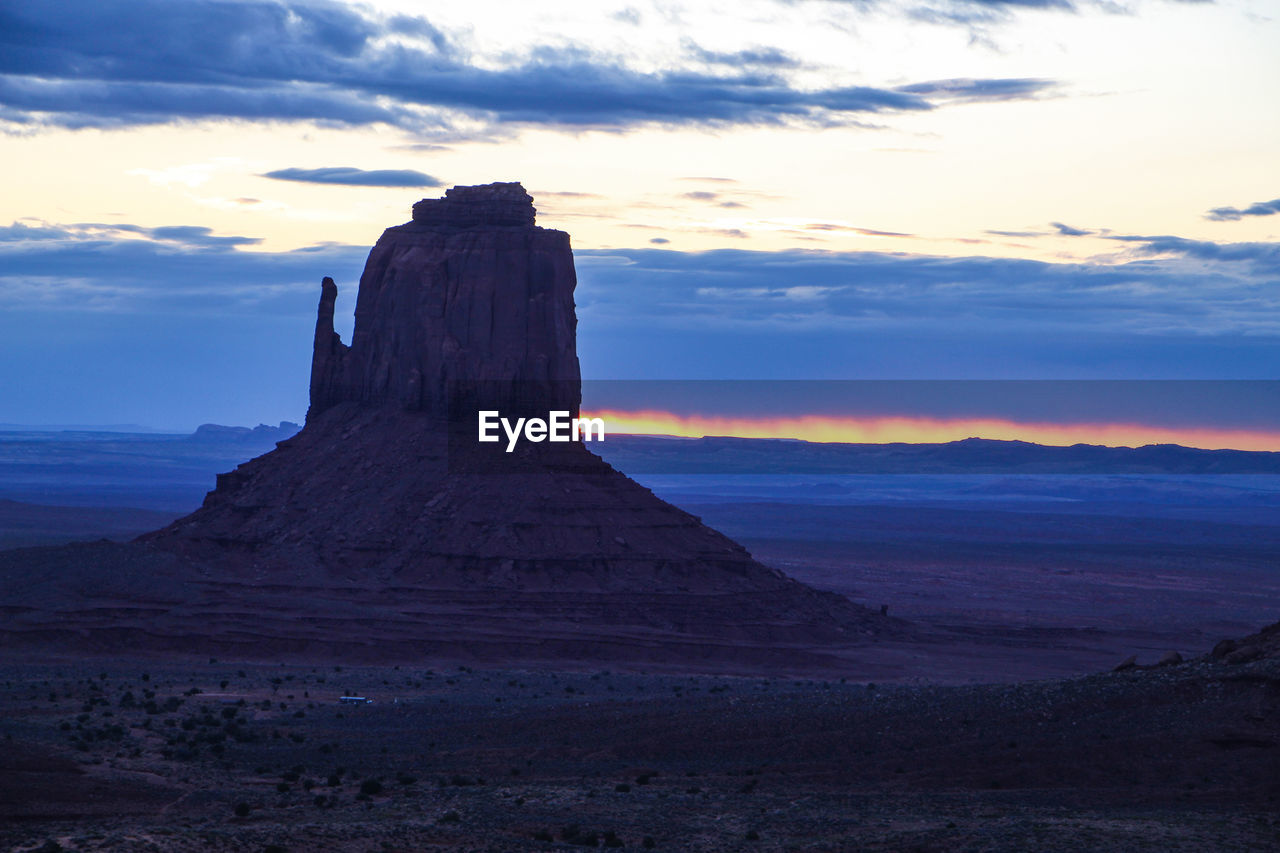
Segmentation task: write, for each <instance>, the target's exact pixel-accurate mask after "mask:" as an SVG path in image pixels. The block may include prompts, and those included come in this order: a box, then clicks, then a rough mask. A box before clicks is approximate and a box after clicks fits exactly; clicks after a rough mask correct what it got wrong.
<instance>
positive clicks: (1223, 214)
mask: <svg viewBox="0 0 1280 853" xmlns="http://www.w3.org/2000/svg"><path fill="white" fill-rule="evenodd" d="M1277 213H1280V198H1273V199H1272V200H1271V201H1259V202H1254V203H1253V204H1251V205H1249V206H1248V207H1246V208H1239V207H1215V208H1213V209H1212V210H1210V211H1209V212H1208V213H1206V214H1205V215H1204V218H1205V219H1210V220H1213V221H1214V222H1235V221H1237V220H1240V219H1243V218H1244V217H1246V216H1274V215H1275V214H1277Z"/></svg>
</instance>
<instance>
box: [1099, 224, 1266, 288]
mask: <svg viewBox="0 0 1280 853" xmlns="http://www.w3.org/2000/svg"><path fill="white" fill-rule="evenodd" d="M1107 239H1109V240H1116V241H1119V242H1122V243H1132V244H1136V245H1137V247H1138V251H1139V252H1141V253H1143V254H1148V255H1181V256H1182V257H1185V258H1191V259H1194V260H1199V261H1211V262H1215V263H1227V264H1248V265H1249V266H1250V267H1252V268H1253V269H1254V270H1256V271H1258V272H1259V273H1262V274H1265V275H1271V276H1277V275H1280V243H1214V242H1212V241H1209V240H1188V239H1187V238H1185V237H1174V236H1171V235H1167V234H1166V235H1162V236H1142V235H1138V234H1115V235H1111V236H1110V237H1108V238H1107ZM1272 284H1274V282H1272Z"/></svg>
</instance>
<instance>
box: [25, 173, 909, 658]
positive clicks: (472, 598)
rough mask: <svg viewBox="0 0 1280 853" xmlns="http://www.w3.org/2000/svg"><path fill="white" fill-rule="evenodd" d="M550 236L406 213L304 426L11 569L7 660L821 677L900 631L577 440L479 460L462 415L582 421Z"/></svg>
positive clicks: (556, 248)
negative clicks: (29, 649) (845, 657)
mask: <svg viewBox="0 0 1280 853" xmlns="http://www.w3.org/2000/svg"><path fill="white" fill-rule="evenodd" d="M533 217H534V210H533V206H532V199H530V198H529V196H528V195H527V194H526V193H524V190H523V188H521V187H520V185H519V184H491V185H488V186H482V187H457V188H454V189H452V190H450V191H449V192H448V193H447V194H446V196H445V198H444V199H440V200H427V201H423V202H419V203H418V204H417V205H415V207H414V219H413V221H412V222H409V223H406V224H405V225H401V226H397V227H393V228H389V229H387V231H386V232H385V233H384V234H383V235H382V237H381V238H380V239H379V240H378V242H377V245H375V246H374V248H373V250H372V252H371V253H370V255H369V260H368V262H367V264H366V266H365V270H364V274H363V275H362V277H361V280H360V291H359V295H358V298H357V303H356V322H355V330H354V334H353V337H352V341H351V344H350V345H349V346H348V345H347V344H344V343H343V342H342V341H341V340H340V339H339V337H338V335H337V334H335V333H334V330H333V306H334V300H335V298H336V293H337V289H336V285H335V284H334V283H333V282H332V281H331V280H329V279H326V280H325V282H324V284H323V287H322V292H321V299H320V308H319V316H318V320H317V324H316V333H315V346H314V357H313V362H312V376H311V408H310V410H309V411H308V415H307V423H306V426H305V427H304V428H303V429H302V431H301V432H299V433H298V434H297V435H296V436H294V437H293V438H290V439H288V440H286V441H282V442H280V443H279V445H278V447H277V449H276V450H273V451H272V452H270V453H267V454H266V455H264V456H261V457H259V458H257V459H254V460H252V461H250V462H247V463H245V464H243V465H241V466H239V467H238V468H237V469H236V470H234V471H232V472H230V473H228V474H223V475H220V476H219V477H218V482H217V488H216V489H215V490H214V491H212V492H210V493H209V494H208V496H207V497H206V499H205V501H204V505H203V506H202V507H201V508H200V509H199V510H197V511H196V512H194V513H192V514H191V515H189V516H187V517H185V518H182V519H180V520H178V521H176V522H174V523H173V524H171V525H170V526H169V527H166V528H164V529H163V530H160V531H157V532H155V533H152V534H148V535H146V536H143V537H141V538H140V539H139V540H137V542H135V543H133V544H130V545H113V544H109V543H100V544H94V545H80V546H67V547H62V548H46V549H30V550H26V551H14V552H8V553H6V554H3V555H0V585H2V586H3V588H4V590H5V593H6V595H5V598H6V601H7V602H9V603H10V605H11V612H12V614H13V616H12V618H10V619H8V620H7V621H6V624H5V627H4V629H3V638H4V641H5V643H6V644H8V645H10V646H24V645H28V644H36V645H46V646H52V647H63V648H71V649H77V650H84V651H102V652H108V651H109V652H111V653H113V654H129V653H135V652H148V651H151V652H183V651H197V652H200V653H205V652H208V653H216V654H219V655H221V656H224V657H232V656H237V657H245V658H259V659H261V658H270V659H273V660H275V659H279V658H281V657H283V656H288V657H291V658H294V659H299V658H307V657H311V658H313V659H344V660H365V661H396V660H422V659H428V658H433V657H434V658H444V659H455V660H458V659H461V660H469V661H472V660H475V661H484V662H488V663H498V664H507V663H521V664H523V663H558V664H563V663H570V664H583V665H585V664H592V663H600V662H606V663H615V664H619V665H635V666H657V667H668V668H679V669H691V670H702V671H710V672H715V671H734V672H760V671H775V672H804V671H818V670H838V669H840V668H842V666H844V664H842V663H841V661H840V659H839V653H840V650H842V649H843V650H846V651H847V650H848V649H850V648H853V647H856V646H857V645H859V644H862V643H865V642H867V640H868V639H869V638H870V637H872V636H874V635H876V634H886V633H888V634H893V633H899V634H900V633H902V632H904V631H905V630H906V626H905V623H902V622H900V621H898V620H895V619H890V618H887V617H884V616H881V615H880V614H878V613H872V612H871V611H869V610H867V609H865V608H862V607H859V606H857V605H855V604H853V603H851V602H850V601H849V600H848V599H845V598H844V597H842V596H839V595H836V594H834V593H829V592H819V591H817V590H814V589H812V588H810V587H807V586H805V585H804V584H801V583H799V582H798V581H795V580H792V579H790V578H787V577H785V576H784V575H782V574H781V573H780V572H777V571H775V570H773V569H771V568H768V567H766V566H764V565H761V564H760V563H758V562H756V561H755V560H753V559H752V558H751V556H750V555H749V554H748V553H747V552H746V550H745V549H743V548H742V547H741V546H740V545H738V544H737V543H735V542H733V541H731V540H730V539H728V538H726V537H724V536H723V535H721V534H719V533H717V532H716V531H714V530H712V529H710V528H709V527H707V526H705V525H704V524H702V523H701V522H700V520H699V519H698V518H696V517H694V516H692V515H690V514H688V513H686V512H684V511H683V510H680V509H677V508H675V507H673V506H671V505H670V504H667V503H665V502H663V501H662V500H660V499H658V498H657V497H655V496H654V495H653V494H652V493H651V492H650V491H649V490H648V489H645V488H643V487H641V486H639V485H638V484H636V483H635V482H633V481H632V480H630V479H628V478H627V477H625V476H623V475H622V474H620V473H618V472H617V471H615V470H614V469H613V468H611V467H610V466H609V465H607V464H606V463H604V462H603V461H601V460H600V459H599V457H597V456H595V455H593V454H592V453H590V452H589V451H588V450H587V449H586V448H585V447H584V446H583V445H581V444H578V443H569V444H549V443H547V444H528V443H526V444H525V445H522V449H521V450H520V451H519V452H517V453H515V454H511V455H510V456H509V457H508V456H504V455H500V456H499V460H498V461H499V462H500V464H501V466H502V467H501V469H495V467H494V465H493V463H494V457H493V456H490V455H486V454H480V453H478V451H477V448H478V447H479V446H478V445H476V444H475V442H474V435H475V421H474V417H472V418H471V420H470V421H469V422H468V421H466V420H465V419H463V420H462V421H461V422H459V421H457V420H455V418H457V417H458V415H459V413H463V414H465V413H467V412H472V413H473V412H474V411H475V409H476V407H478V406H479V407H485V408H494V409H498V410H500V411H503V413H504V414H506V413H507V412H513V413H517V414H518V413H520V412H524V411H540V412H542V413H544V414H543V416H544V417H545V412H547V411H548V410H567V411H569V412H572V413H574V414H576V413H577V411H578V403H579V399H580V393H581V391H580V381H579V369H578V357H577V348H576V339H575V333H576V325H577V320H576V316H575V313H574V304H573V290H574V287H575V284H576V277H575V273H574V268H573V256H572V252H571V250H570V247H569V237H568V235H567V234H565V233H563V232H560V231H553V230H549V229H544V228H540V227H538V226H536V225H534V224H533V221H534V220H533ZM455 427H458V428H460V429H461V430H463V431H464V434H465V433H466V432H467V431H469V435H470V437H471V438H470V441H469V442H468V441H454V442H450V440H449V436H450V430H451V428H455Z"/></svg>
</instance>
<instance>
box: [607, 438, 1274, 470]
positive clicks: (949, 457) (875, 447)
mask: <svg viewBox="0 0 1280 853" xmlns="http://www.w3.org/2000/svg"><path fill="white" fill-rule="evenodd" d="M595 449H596V451H597V452H599V453H600V455H601V456H602V457H603V458H604V459H605V460H606V461H608V462H609V464H611V465H614V466H615V467H617V468H618V469H620V470H622V471H625V472H627V473H628V474H1280V453H1276V452H1267V451H1257V450H1202V449H1199V448H1194V447H1183V446H1181V445H1177V444H1149V445H1146V446H1144V447H1107V446H1105V445H1097V444H1073V445H1071V446H1069V447H1058V446H1047V445H1042V444H1032V443H1031V442H1026V441H998V440H993V439H984V438H966V439H964V440H962V441H952V442H947V443H945V444H907V443H904V442H897V443H891V444H834V443H818V442H808V441H801V440H797V439H781V438H735V437H731V436H707V437H705V438H696V439H686V440H683V441H672V440H670V438H668V437H666V436H641V435H613V436H609V437H608V440H606V441H605V442H603V443H601V444H599V445H597V446H596V448H595Z"/></svg>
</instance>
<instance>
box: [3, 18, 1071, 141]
mask: <svg viewBox="0 0 1280 853" xmlns="http://www.w3.org/2000/svg"><path fill="white" fill-rule="evenodd" d="M704 53H705V52H704ZM707 55H708V56H713V57H719V59H718V60H717V61H716V62H715V63H712V64H713V65H714V68H713V69H712V70H709V71H708V70H705V67H706V64H707V63H706V62H704V63H703V65H702V69H704V70H699V68H698V67H679V66H677V67H672V68H667V69H661V70H652V71H638V70H635V69H632V68H629V67H627V66H625V65H623V64H620V62H619V61H618V60H617V59H616V58H614V57H611V56H607V55H597V54H594V53H592V52H591V51H589V50H586V49H583V48H573V49H567V48H552V47H546V46H542V47H538V46H535V47H534V48H533V49H532V50H531V51H530V53H529V56H528V58H526V59H525V60H523V61H521V62H520V63H519V64H515V65H510V66H507V67H493V66H492V65H484V66H481V65H478V64H473V63H472V62H471V61H470V60H469V59H468V57H467V55H466V54H465V52H464V51H462V50H460V49H459V48H458V47H457V46H456V45H455V44H454V43H453V41H452V40H451V39H450V38H449V36H448V35H447V34H446V33H444V32H443V31H441V30H439V29H438V28H436V27H435V26H433V25H432V24H431V23H430V22H429V21H427V20H425V19H422V18H411V17H405V16H396V17H390V18H379V17H377V16H376V15H375V14H374V13H373V12H369V11H364V7H357V6H347V5H341V4H338V3H332V2H315V3H301V2H294V3H289V2H267V0H240V1H239V2H214V0H189V2H183V3H181V4H174V3H170V2H162V0H130V2H118V3H112V2H102V0H16V2H10V3H7V4H6V5H5V7H4V9H3V11H0V120H3V121H7V122H9V123H12V124H16V125H25V126H29V127H41V126H60V127H68V128H81V127H105V128H111V127H124V126H133V125H143V124H155V123H168V122H179V121H197V120H208V119H219V118H234V119H243V120H250V121H310V122H317V123H321V124H332V125H371V124H385V125H391V126H395V127H399V128H403V129H406V130H410V131H415V132H420V133H435V134H438V135H440V136H441V137H442V138H448V137H450V136H452V137H466V138H477V137H479V138H485V137H487V136H491V135H493V134H494V133H496V132H497V131H496V130H495V128H496V127H498V126H501V125H511V126H520V125H540V126H553V127H566V128H577V127H599V128H613V129H625V128H630V127H635V126H638V125H654V124H656V125H668V126H670V125H701V126H712V127H717V126H734V125H785V124H802V125H809V126H819V127H825V126H831V125H858V124H861V123H862V121H863V119H862V117H864V116H867V115H874V114H878V113H892V112H921V111H928V110H932V109H935V108H938V107H940V106H944V105H948V104H953V103H962V102H975V101H986V102H998V101H1007V100H1014V99H1025V98H1034V97H1037V96H1039V95H1041V94H1043V93H1045V92H1047V91H1049V90H1050V89H1051V88H1052V87H1053V85H1054V84H1053V83H1052V82H1051V81H1046V80H1032V79H1009V80H1001V79H992V80H981V79H976V80H975V79H956V80H940V81H932V82H925V83H917V84H909V85H906V86H901V87H897V88H877V87H873V86H833V87H826V88H817V89H811V88H800V87H798V86H796V85H793V84H792V83H791V82H790V81H789V80H788V79H787V78H786V77H785V76H784V74H783V72H785V71H786V70H787V63H786V61H785V57H784V56H783V55H782V54H781V53H778V52H776V51H773V50H772V49H770V48H761V49H758V50H757V49H750V50H746V51H741V52H738V53H731V54H723V55H720V54H710V53H708V54H707ZM719 60H724V61H723V62H721V61H719Z"/></svg>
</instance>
